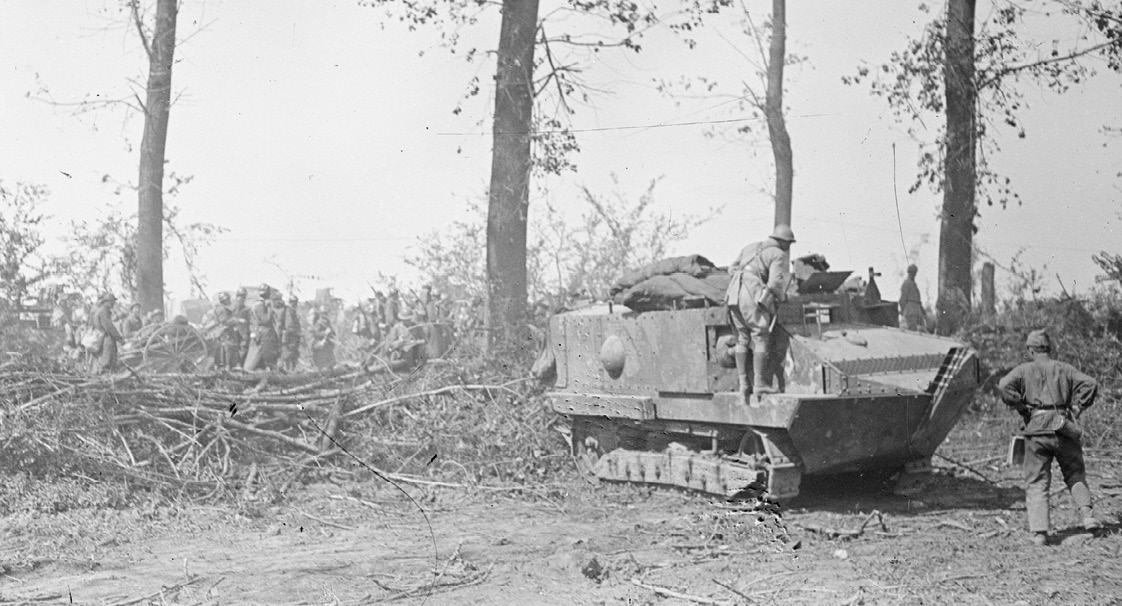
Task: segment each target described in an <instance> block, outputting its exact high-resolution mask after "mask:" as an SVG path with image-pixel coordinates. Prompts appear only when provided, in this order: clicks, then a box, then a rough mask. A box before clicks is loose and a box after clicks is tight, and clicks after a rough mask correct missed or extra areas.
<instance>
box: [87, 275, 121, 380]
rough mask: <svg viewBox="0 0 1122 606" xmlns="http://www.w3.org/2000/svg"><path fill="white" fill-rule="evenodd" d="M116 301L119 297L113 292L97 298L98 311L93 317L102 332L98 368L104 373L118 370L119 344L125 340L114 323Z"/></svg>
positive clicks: (95, 324) (96, 328)
mask: <svg viewBox="0 0 1122 606" xmlns="http://www.w3.org/2000/svg"><path fill="white" fill-rule="evenodd" d="M116 303H117V297H115V296H114V295H113V293H105V294H103V295H101V296H100V297H98V299H97V312H96V313H95V314H94V317H93V323H92V326H93V328H94V330H97V331H99V332H100V333H101V341H100V348H99V349H98V360H97V369H98V372H102V373H109V372H113V371H114V370H117V344H118V343H121V342H123V341H124V340H125V339H124V337H122V336H121V333H120V332H118V331H117V327H116V326H114V325H113V306H114V305H116Z"/></svg>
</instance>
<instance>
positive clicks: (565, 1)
mask: <svg viewBox="0 0 1122 606" xmlns="http://www.w3.org/2000/svg"><path fill="white" fill-rule="evenodd" d="M538 2H539V0H502V2H501V3H500V2H470V1H466V0H451V1H447V0H360V3H361V4H366V5H370V6H378V7H386V8H393V7H394V6H399V7H400V8H401V9H402V10H401V13H400V14H399V16H398V18H399V19H400V20H401V21H404V22H406V23H408V24H409V27H410V28H414V27H417V26H420V25H432V26H435V27H437V28H438V29H440V30H441V36H442V39H443V40H444V43H445V45H446V46H447V47H448V48H449V50H451V51H452V52H457V51H458V50H459V43H460V35H459V32H458V29H459V28H460V27H464V26H470V25H474V24H476V23H477V22H478V21H479V19H480V14H481V13H482V12H483V11H484V10H487V9H488V8H490V7H494V6H501V11H502V25H501V27H500V32H499V41H498V46H497V53H496V60H497V62H498V65H497V66H496V72H495V73H496V75H495V85H496V86H495V105H494V113H493V115H492V120H493V129H494V132H493V143H494V147H493V149H492V163H491V185H490V191H489V204H488V212H487V217H488V225H487V245H486V246H487V256H486V257H487V259H486V260H487V279H488V288H487V295H488V297H487V314H486V324H487V328H488V336H489V339H491V340H495V344H496V345H497V346H498V348H499V349H506V348H508V347H514V348H521V347H522V345H523V336H524V335H526V334H527V331H526V330H525V328H526V326H525V317H526V281H527V278H526V276H527V269H526V260H527V249H526V243H527V223H528V213H529V197H530V184H531V176H532V174H533V173H535V172H541V173H558V174H559V173H560V172H562V171H565V170H575V166H574V165H573V163H572V162H571V161H570V159H569V154H570V153H571V152H574V151H577V150H578V149H579V147H578V146H577V143H576V139H575V137H574V136H573V134H572V132H571V131H570V130H569V128H568V118H569V116H570V115H571V114H572V113H573V109H572V106H571V105H570V103H569V97H570V96H575V97H578V98H580V99H581V100H583V101H586V102H587V101H588V100H589V97H590V91H591V89H590V87H588V86H586V84H585V83H584V82H583V81H582V80H581V73H582V72H583V71H584V69H585V66H587V65H589V64H591V63H593V62H594V61H596V60H599V53H600V52H601V51H602V50H605V49H609V48H621V49H626V50H631V51H636V52H638V51H639V50H640V45H639V43H638V39H639V38H640V37H642V35H643V33H644V31H646V30H647V29H650V28H652V27H655V26H659V25H663V26H666V27H667V28H669V29H670V30H671V31H674V32H677V33H679V34H681V35H682V36H684V37H689V36H690V32H692V31H693V30H695V29H696V28H697V27H699V26H700V25H701V17H702V15H705V14H710V13H715V12H717V11H719V10H720V9H721V8H722V7H725V6H727V5H728V4H729V3H730V2H731V0H684V1H682V2H681V4H680V5H679V6H678V8H677V9H676V10H673V11H669V12H667V11H662V10H660V9H658V8H657V7H655V6H653V5H640V4H637V3H636V2H634V1H633V0H562V1H561V2H559V3H557V4H556V5H554V6H552V7H551V8H550V9H549V10H548V11H547V14H546V16H545V17H544V18H541V19H539V15H538V13H539V4H538ZM551 20H552V21H551ZM547 21H548V22H550V23H556V25H557V29H558V30H560V33H557V32H554V31H553V27H552V25H551V28H550V32H551V34H552V35H549V36H547V35H546V33H545V30H546V25H547ZM605 23H606V24H608V25H607V27H605ZM582 26H583V27H584V28H585V29H584V30H582V29H581V28H582ZM535 47H537V48H536V49H535ZM561 47H564V48H565V49H567V51H569V52H568V54H564V55H563V54H561V53H559V48H561ZM535 50H537V51H540V52H538V53H535ZM490 54H491V53H488V52H480V51H479V49H475V48H472V49H469V50H468V51H467V52H466V53H465V56H466V57H467V58H468V60H469V61H474V60H476V59H478V58H479V57H485V56H489V55H490ZM594 58H595V59H594ZM468 90H469V92H468V95H469V96H472V95H476V94H478V93H479V91H480V86H479V83H478V80H473V81H472V83H471V85H470V86H469V89H468ZM545 98H549V101H543V99H545ZM547 106H552V110H550V109H546V107H547ZM460 110H461V108H460V107H457V108H456V109H455V112H456V113H459V112H460Z"/></svg>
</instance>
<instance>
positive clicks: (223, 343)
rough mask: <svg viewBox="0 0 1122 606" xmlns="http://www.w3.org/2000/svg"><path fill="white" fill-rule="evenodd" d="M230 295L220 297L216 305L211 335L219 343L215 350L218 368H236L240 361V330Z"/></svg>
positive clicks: (215, 361) (215, 363) (215, 360)
mask: <svg viewBox="0 0 1122 606" xmlns="http://www.w3.org/2000/svg"><path fill="white" fill-rule="evenodd" d="M229 303H230V296H229V295H225V296H224V297H223V298H221V299H219V303H218V305H216V306H215V307H214V325H213V326H212V327H211V329H210V331H209V332H210V336H211V338H212V339H214V340H215V342H216V343H217V348H216V349H215V351H214V365H215V367H217V368H234V367H236V366H238V365H239V362H238V332H237V323H236V321H235V319H234V310H233V309H232V308H231V307H230V305H229Z"/></svg>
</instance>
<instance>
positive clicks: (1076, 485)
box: [1024, 434, 1091, 532]
mask: <svg viewBox="0 0 1122 606" xmlns="http://www.w3.org/2000/svg"><path fill="white" fill-rule="evenodd" d="M1052 459H1055V460H1056V462H1057V463H1059V464H1060V472H1061V473H1062V474H1063V476H1064V483H1065V484H1067V487H1068V490H1070V491H1071V498H1072V500H1073V501H1075V505H1076V507H1078V508H1079V511H1080V513H1081V514H1082V515H1083V516H1084V517H1086V516H1089V515H1091V489H1090V488H1088V487H1087V472H1086V468H1085V466H1084V464H1083V445H1082V444H1081V443H1080V441H1079V440H1073V439H1071V438H1069V437H1067V436H1063V435H1058V434H1050V435H1043V436H1025V464H1024V472H1025V506H1026V507H1027V509H1028V523H1029V530H1030V531H1032V532H1048V531H1049V530H1051V523H1050V516H1049V506H1048V491H1049V487H1050V486H1051V483H1052Z"/></svg>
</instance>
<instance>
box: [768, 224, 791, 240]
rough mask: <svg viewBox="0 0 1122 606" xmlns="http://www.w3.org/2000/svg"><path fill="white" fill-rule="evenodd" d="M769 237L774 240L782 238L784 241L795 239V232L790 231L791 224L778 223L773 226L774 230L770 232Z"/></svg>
mask: <svg viewBox="0 0 1122 606" xmlns="http://www.w3.org/2000/svg"><path fill="white" fill-rule="evenodd" d="M771 237H772V238H773V239H775V240H784V241H786V242H794V241H795V232H793V231H791V226H790V225H787V224H786V223H780V224H779V225H776V226H775V231H773V232H771Z"/></svg>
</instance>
